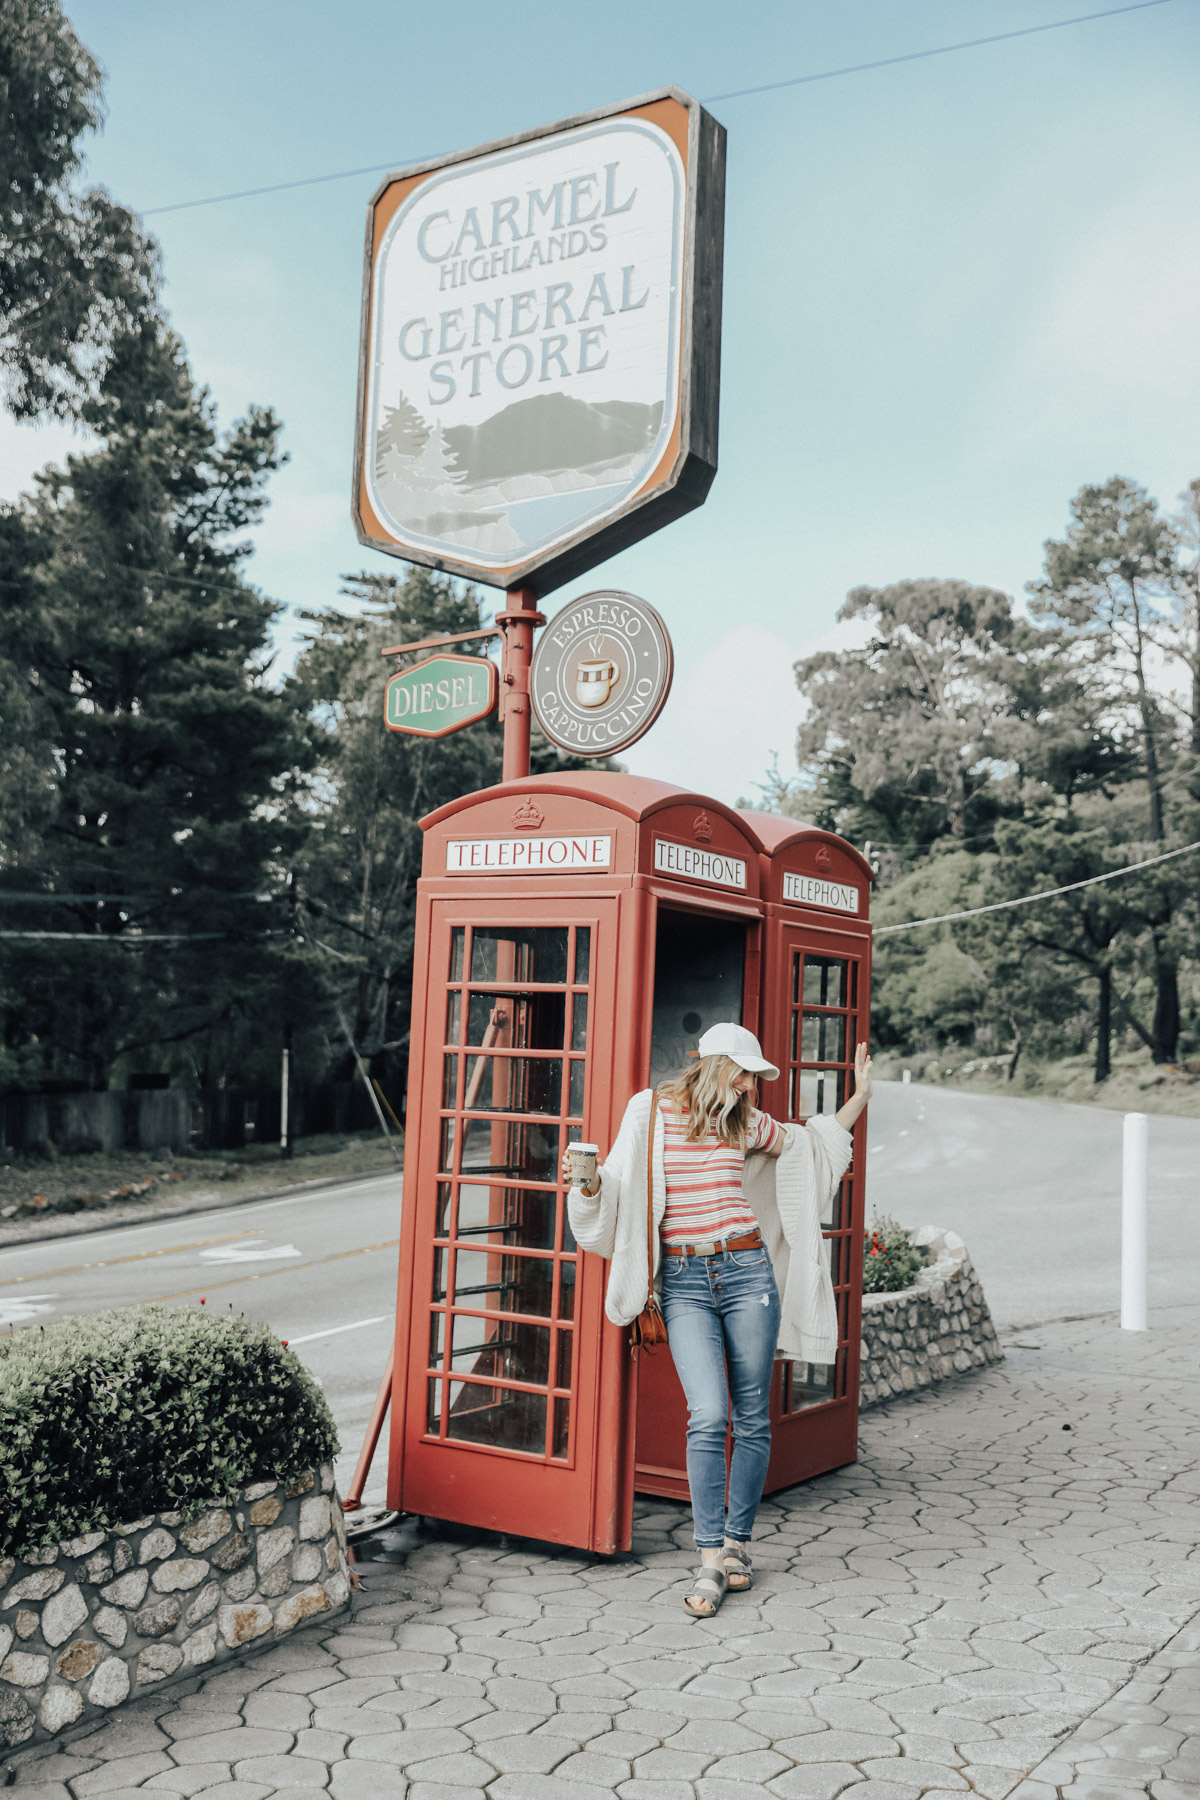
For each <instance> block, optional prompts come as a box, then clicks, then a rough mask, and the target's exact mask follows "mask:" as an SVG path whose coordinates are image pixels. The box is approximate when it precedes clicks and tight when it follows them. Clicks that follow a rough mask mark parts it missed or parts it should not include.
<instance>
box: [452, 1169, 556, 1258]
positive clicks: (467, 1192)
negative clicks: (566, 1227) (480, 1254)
mask: <svg viewBox="0 0 1200 1800" xmlns="http://www.w3.org/2000/svg"><path fill="white" fill-rule="evenodd" d="M557 1211H558V1196H557V1194H551V1193H546V1192H545V1191H544V1190H543V1189H541V1188H503V1187H485V1186H484V1185H483V1183H481V1182H473V1181H472V1182H467V1181H464V1182H463V1183H462V1184H461V1185H460V1187H459V1190H458V1235H459V1237H460V1238H470V1239H471V1241H472V1247H473V1248H474V1247H475V1246H480V1245H482V1244H494V1245H496V1247H497V1248H498V1249H505V1250H511V1249H526V1250H553V1248H554V1223H555V1216H556V1214H557Z"/></svg>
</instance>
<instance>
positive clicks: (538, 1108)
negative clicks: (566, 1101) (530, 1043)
mask: <svg viewBox="0 0 1200 1800" xmlns="http://www.w3.org/2000/svg"><path fill="white" fill-rule="evenodd" d="M463 1110H464V1111H465V1112H509V1113H544V1114H550V1115H552V1116H553V1117H554V1118H557V1117H558V1115H559V1113H560V1112H561V1111H562V1058H561V1057H550V1056H538V1057H532V1056H473V1057H471V1058H470V1060H469V1063H468V1073H467V1081H466V1087H465V1089H464V1092H463Z"/></svg>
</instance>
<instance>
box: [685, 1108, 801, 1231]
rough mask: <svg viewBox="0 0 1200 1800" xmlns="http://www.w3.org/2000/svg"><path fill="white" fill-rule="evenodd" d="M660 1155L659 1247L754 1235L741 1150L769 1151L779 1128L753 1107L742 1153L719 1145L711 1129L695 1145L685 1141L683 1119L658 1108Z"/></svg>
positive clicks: (766, 1115)
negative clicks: (663, 1201) (663, 1192)
mask: <svg viewBox="0 0 1200 1800" xmlns="http://www.w3.org/2000/svg"><path fill="white" fill-rule="evenodd" d="M662 1116H663V1154H664V1160H665V1164H666V1176H667V1207H666V1211H665V1212H664V1214H663V1220H662V1231H661V1235H662V1241H663V1243H664V1244H693V1243H705V1242H708V1241H710V1240H711V1239H714V1238H730V1237H744V1236H745V1234H746V1233H747V1232H748V1231H757V1230H758V1220H757V1219H756V1218H755V1216H754V1214H753V1213H752V1212H751V1211H750V1208H749V1206H748V1205H747V1204H746V1196H745V1195H744V1194H743V1192H742V1170H743V1168H744V1167H745V1162H746V1150H770V1149H772V1148H773V1147H774V1145H775V1142H776V1139H777V1138H778V1136H779V1132H780V1127H779V1126H778V1125H777V1124H776V1123H775V1121H774V1119H773V1118H771V1116H770V1114H769V1113H764V1112H759V1111H758V1109H757V1107H756V1108H754V1110H753V1111H752V1112H751V1114H750V1135H749V1137H748V1139H747V1141H746V1150H736V1149H734V1148H733V1146H732V1145H730V1144H722V1143H721V1142H720V1141H719V1139H718V1137H717V1134H716V1130H715V1128H714V1129H710V1131H709V1133H708V1136H707V1137H705V1138H702V1139H701V1140H700V1142H699V1143H690V1142H689V1141H688V1139H687V1138H686V1137H685V1136H684V1120H685V1119H686V1118H687V1112H686V1109H685V1110H684V1112H683V1114H682V1116H681V1115H680V1114H679V1113H678V1112H676V1110H675V1108H674V1107H673V1106H663V1108H662Z"/></svg>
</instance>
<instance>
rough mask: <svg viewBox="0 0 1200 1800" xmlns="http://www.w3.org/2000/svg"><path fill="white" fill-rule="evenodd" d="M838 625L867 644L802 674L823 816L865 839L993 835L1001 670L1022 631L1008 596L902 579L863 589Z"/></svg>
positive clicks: (806, 745)
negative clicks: (849, 625) (848, 623)
mask: <svg viewBox="0 0 1200 1800" xmlns="http://www.w3.org/2000/svg"><path fill="white" fill-rule="evenodd" d="M838 618H839V619H843V620H847V619H861V620H862V621H863V622H864V623H865V624H866V625H867V626H868V628H869V630H870V633H871V636H870V641H869V642H868V643H867V644H866V646H865V647H863V648H862V649H854V650H847V651H826V652H823V653H822V654H820V655H818V656H810V657H807V658H805V659H804V660H803V661H802V662H798V663H797V664H796V665H795V669H796V685H797V687H798V688H799V689H800V692H801V693H802V694H803V696H804V698H805V700H806V702H807V713H806V716H805V719H804V721H803V723H802V724H801V726H800V729H799V733H798V736H797V744H796V754H797V760H798V762H799V764H800V768H801V771H802V773H805V774H807V775H809V776H810V778H812V779H814V780H815V782H816V785H817V787H818V791H819V793H820V795H821V798H822V802H823V806H824V810H825V812H826V815H827V816H828V817H829V818H830V819H831V820H836V821H837V829H839V830H842V831H845V832H846V833H847V834H848V835H850V836H852V837H854V838H856V839H858V840H859V841H861V840H862V839H863V838H872V839H875V840H879V839H882V840H884V841H885V842H893V843H894V842H900V843H913V844H928V843H932V842H934V841H936V840H937V839H938V838H940V837H941V836H943V835H944V834H945V835H948V836H950V837H951V838H953V839H955V840H956V841H957V842H959V843H964V842H967V841H978V840H979V839H980V838H986V837H987V836H988V835H989V833H990V829H991V824H992V821H993V819H994V818H995V816H996V812H997V795H996V791H995V787H994V783H993V780H992V774H993V769H994V766H995V764H996V763H997V762H998V761H1002V760H1004V759H1005V758H1006V757H1007V755H1008V754H1009V749H1010V746H1009V744H1008V741H1007V733H1008V721H1009V718H1010V698H1011V696H1010V690H1009V688H1008V687H1007V686H1006V684H1005V681H1004V679H1003V670H1004V665H1005V662H1006V659H1007V656H1008V652H1009V649H1010V646H1011V645H1012V644H1013V643H1014V640H1015V639H1017V638H1018V637H1019V636H1020V634H1021V631H1022V629H1023V628H1022V627H1020V625H1019V624H1018V622H1017V621H1015V620H1014V618H1013V613H1012V602H1011V601H1010V599H1009V598H1008V596H1007V595H1006V594H1002V593H999V592H997V591H996V590H995V589H993V588H980V587H972V586H971V585H970V584H969V583H967V582H965V581H933V580H924V581H901V582H896V583H895V584H894V585H893V586H891V587H886V588H867V587H862V588H855V589H854V590H853V591H852V592H851V594H850V595H849V596H848V597H847V599H846V602H845V605H844V606H843V607H842V608H841V610H840V612H839V613H838Z"/></svg>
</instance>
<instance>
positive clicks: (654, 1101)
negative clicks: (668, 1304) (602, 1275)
mask: <svg viewBox="0 0 1200 1800" xmlns="http://www.w3.org/2000/svg"><path fill="white" fill-rule="evenodd" d="M657 1112H658V1089H657V1088H655V1089H654V1090H653V1092H652V1093H651V1096H650V1132H649V1136H648V1138H647V1148H646V1305H647V1306H656V1305H657V1304H658V1300H657V1296H656V1295H655V1292H654V1119H655V1115H656V1114H657Z"/></svg>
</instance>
